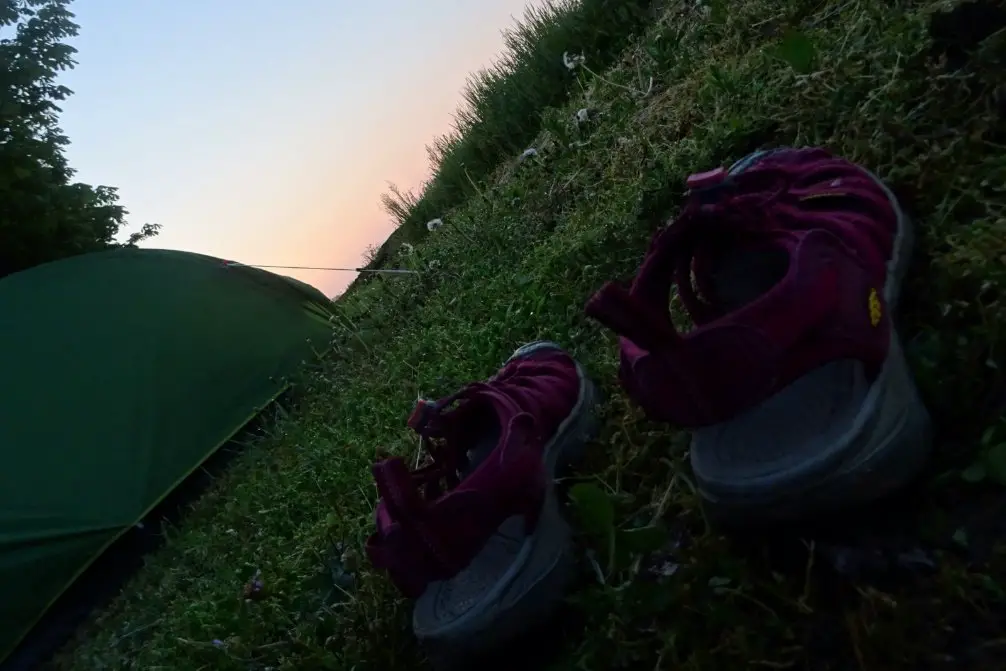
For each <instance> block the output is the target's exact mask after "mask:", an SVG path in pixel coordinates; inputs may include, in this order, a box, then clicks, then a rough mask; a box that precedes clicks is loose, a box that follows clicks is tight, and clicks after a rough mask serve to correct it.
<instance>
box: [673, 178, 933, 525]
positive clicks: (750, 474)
mask: <svg viewBox="0 0 1006 671" xmlns="http://www.w3.org/2000/svg"><path fill="white" fill-rule="evenodd" d="M749 164H750V163H742V162H739V163H738V165H749ZM867 172H868V171H867ZM869 174H870V176H871V177H872V178H873V179H874V180H875V181H876V182H877V183H878V184H879V185H880V186H881V187H882V188H883V189H884V191H885V193H887V195H888V198H889V199H890V200H891V203H892V204H893V205H894V206H895V208H896V209H897V211H898V213H899V216H898V233H897V235H896V238H895V248H894V251H893V253H892V257H891V261H890V262H889V264H888V273H887V275H888V281H887V282H886V283H885V288H884V297H885V302H886V303H887V305H888V308H889V310H890V311H891V313H892V314H893V313H894V310H895V308H896V306H897V304H898V302H899V299H900V291H901V284H902V282H903V280H904V277H905V274H906V271H907V267H908V263H909V259H910V256H911V249H912V246H913V243H914V231H913V229H912V223H911V221H910V220H909V219H908V217H907V216H906V215H905V214H904V213H903V212H902V210H901V208H900V205H899V204H898V202H897V200H896V198H895V197H894V195H893V194H892V193H891V192H890V190H889V189H888V188H887V187H886V185H884V184H883V182H881V181H880V180H879V179H878V178H877V177H876V176H874V175H872V173H869ZM793 446H799V447H798V448H794V447H793ZM930 451H931V422H930V418H929V413H928V412H927V410H926V408H925V406H924V405H923V403H922V400H921V398H920V396H919V393H918V390H917V389H916V386H915V383H914V380H913V378H912V374H911V370H910V369H909V367H908V364H907V361H906V360H905V356H904V352H903V351H902V348H901V344H900V342H899V339H898V336H897V333H896V330H895V329H894V328H893V326H892V329H891V341H890V348H889V355H888V357H887V360H886V361H885V364H884V367H883V369H882V371H881V373H880V375H879V376H878V378H877V379H876V380H875V381H874V382H873V383H872V384H868V383H867V382H866V381H865V379H864V378H863V375H862V370H861V367H860V366H859V364H858V363H857V362H851V361H839V362H834V363H833V364H829V365H827V366H824V367H822V368H821V369H819V370H816V371H813V372H812V373H810V374H808V375H807V376H805V377H804V378H801V379H800V380H797V381H796V382H794V383H793V384H791V385H790V386H789V387H787V388H786V389H784V390H782V391H780V392H779V393H778V394H776V395H775V396H773V397H772V398H770V399H768V400H766V401H765V402H763V403H762V404H760V405H759V406H758V407H756V408H754V409H753V410H751V411H749V412H747V413H745V414H744V415H742V416H740V417H738V418H736V419H734V420H731V421H730V422H727V423H724V424H722V425H718V426H715V427H709V428H707V429H702V430H700V431H696V432H695V434H694V435H693V441H692V465H693V469H694V471H695V474H696V480H697V483H698V487H699V491H700V492H701V494H702V496H703V499H704V505H705V509H706V511H707V514H708V515H709V516H710V517H711V518H713V519H715V520H717V521H722V522H726V523H729V522H739V523H744V522H749V521H756V520H764V521H785V520H793V519H798V518H802V517H805V516H807V515H810V514H814V513H821V512H828V511H831V510H836V509H840V508H843V507H847V506H852V505H857V504H860V503H866V502H868V501H872V500H875V499H877V498H880V497H882V496H884V495H885V494H887V493H890V492H891V491H893V490H896V489H898V488H900V487H901V486H903V485H905V484H906V483H907V482H909V481H910V480H912V479H913V478H914V477H915V476H916V475H917V474H918V472H919V471H920V470H921V469H922V467H923V466H924V464H925V462H926V460H927V458H928V456H929V453H930ZM755 455H757V456H755Z"/></svg>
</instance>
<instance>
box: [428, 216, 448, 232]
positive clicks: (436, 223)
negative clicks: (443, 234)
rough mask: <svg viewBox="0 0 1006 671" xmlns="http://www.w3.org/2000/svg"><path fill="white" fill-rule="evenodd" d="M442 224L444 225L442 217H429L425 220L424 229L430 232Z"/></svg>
mask: <svg viewBox="0 0 1006 671" xmlns="http://www.w3.org/2000/svg"><path fill="white" fill-rule="evenodd" d="M443 225H444V220H443V219H440V218H437V219H430V220H429V221H427V222H426V230H427V231H429V232H430V233H432V232H433V231H435V230H437V229H438V228H440V227H441V226H443Z"/></svg>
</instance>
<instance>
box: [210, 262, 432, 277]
mask: <svg viewBox="0 0 1006 671" xmlns="http://www.w3.org/2000/svg"><path fill="white" fill-rule="evenodd" d="M225 263H226V265H228V266H244V267H246V268H270V269H283V270H337V271H343V272H348V273H388V274H391V275H394V274H398V275H419V274H420V273H421V271H419V270H405V269H401V268H379V269H370V268H320V267H316V266H262V265H258V264H255V263H239V262H237V261H226V262H225Z"/></svg>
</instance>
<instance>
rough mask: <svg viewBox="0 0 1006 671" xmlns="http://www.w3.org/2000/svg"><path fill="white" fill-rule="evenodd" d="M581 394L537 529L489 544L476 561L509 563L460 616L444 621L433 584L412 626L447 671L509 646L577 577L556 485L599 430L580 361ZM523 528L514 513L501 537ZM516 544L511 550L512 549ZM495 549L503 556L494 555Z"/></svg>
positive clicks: (554, 462)
mask: <svg viewBox="0 0 1006 671" xmlns="http://www.w3.org/2000/svg"><path fill="white" fill-rule="evenodd" d="M541 349H561V348H560V347H559V346H558V345H556V344H554V343H550V342H545V341H540V342H535V343H530V344H528V345H525V346H524V347H522V348H520V349H518V350H517V351H516V352H514V354H513V356H512V357H511V360H512V359H514V358H519V357H522V356H526V355H528V354H530V353H532V352H534V351H536V350H541ZM577 370H578V373H579V378H580V393H579V400H578V402H577V406H576V407H575V408H574V409H573V411H572V412H571V413H570V415H569V417H567V419H566V421H564V422H563V424H562V425H561V426H560V427H559V429H558V430H557V431H556V435H555V437H553V439H552V440H551V442H550V443H549V444H548V445H547V446H546V449H545V465H546V468H547V470H548V472H549V473H551V474H552V475H553V477H552V478H550V480H549V483H548V489H547V493H546V497H545V501H544V503H543V507H542V511H541V516H540V517H539V520H538V524H537V525H536V527H535V530H534V532H533V533H531V534H530V535H529V536H527V537H526V538H524V539H523V542H521V543H520V544H519V547H514V543H512V542H511V543H510V544H509V546H508V545H507V544H506V543H503V542H498V543H494V542H490V543H488V544H487V545H486V548H485V549H484V550H483V553H482V554H480V555H479V557H476V559H475V560H474V561H473V562H472V566H473V567H475V566H478V565H483V566H506V567H507V568H506V570H505V572H504V573H503V575H502V576H501V577H500V578H499V579H497V580H495V581H494V582H493V584H492V587H491V588H490V589H489V590H487V591H486V592H485V593H484V595H482V596H481V597H480V598H479V601H478V603H476V604H474V605H472V606H471V607H470V608H468V609H467V610H466V612H465V613H464V614H463V615H461V616H460V617H457V618H454V619H451V620H449V621H447V622H441V621H440V618H438V617H437V603H436V601H437V596H436V595H437V594H438V593H440V592H441V590H442V589H443V588H444V585H443V584H435V585H433V586H431V588H430V589H428V590H427V592H426V593H425V594H424V595H423V596H422V597H420V599H419V600H417V602H416V606H415V609H414V611H413V630H414V632H415V635H416V637H417V639H418V640H419V641H420V643H421V645H422V646H423V649H424V651H425V652H426V654H427V656H428V657H429V659H430V661H431V663H432V664H433V665H434V667H435V668H437V669H438V670H440V671H454V670H456V669H465V668H469V667H468V666H467V665H468V664H470V663H471V662H472V660H473V659H477V658H480V657H482V656H484V655H486V654H489V653H492V652H493V651H495V650H499V649H500V648H502V647H503V646H504V645H505V644H506V643H507V642H508V641H511V640H513V639H515V638H519V637H520V636H521V635H523V634H525V633H528V632H530V631H533V630H534V629H536V628H537V627H539V626H540V625H542V624H544V623H546V622H547V621H548V620H549V619H550V618H551V617H552V616H553V615H554V614H555V613H556V611H557V610H558V608H559V606H560V605H561V604H562V602H563V599H564V598H565V595H566V593H567V591H568V589H569V587H570V586H571V584H572V581H573V579H574V578H575V576H576V570H577V562H576V558H575V556H574V555H573V533H572V530H571V528H570V526H569V524H568V523H567V521H566V520H565V518H564V517H563V514H562V503H561V501H560V499H559V495H558V492H557V491H556V486H555V476H556V474H557V472H560V471H561V470H562V469H564V468H567V467H569V466H572V465H575V464H576V463H578V462H579V461H580V460H581V459H582V458H583V449H584V447H585V444H586V443H587V442H588V441H589V440H591V439H592V438H593V437H594V436H596V435H597V432H598V430H599V428H600V418H599V417H598V415H597V412H596V406H597V405H598V404H599V403H600V401H601V396H600V391H599V390H598V388H597V387H596V385H595V384H594V383H593V381H591V380H590V379H589V378H588V377H587V375H586V373H585V372H584V371H583V369H582V368H581V367H580V366H579V364H577ZM522 525H523V520H522V519H521V518H511V519H510V520H507V522H505V523H504V525H503V526H501V527H500V532H499V534H498V535H501V536H505V535H508V534H509V535H510V536H512V535H513V534H512V532H510V531H508V530H507V527H508V526H509V527H510V528H511V529H512V528H513V527H514V526H517V527H520V526H522ZM508 548H509V549H508ZM493 554H495V555H498V556H492V555H493Z"/></svg>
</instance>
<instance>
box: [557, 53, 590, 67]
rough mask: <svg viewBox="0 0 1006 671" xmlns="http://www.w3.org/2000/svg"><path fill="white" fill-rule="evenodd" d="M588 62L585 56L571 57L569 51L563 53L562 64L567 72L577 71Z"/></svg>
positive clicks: (576, 55)
mask: <svg viewBox="0 0 1006 671" xmlns="http://www.w3.org/2000/svg"><path fill="white" fill-rule="evenodd" d="M586 62H587V58H586V57H585V56H584V55H583V54H573V55H572V56H571V55H570V54H569V52H567V51H564V52H562V64H563V65H565V66H566V69H567V70H575V69H577V68H578V67H580V66H581V65H583V64H585V63H586Z"/></svg>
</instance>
